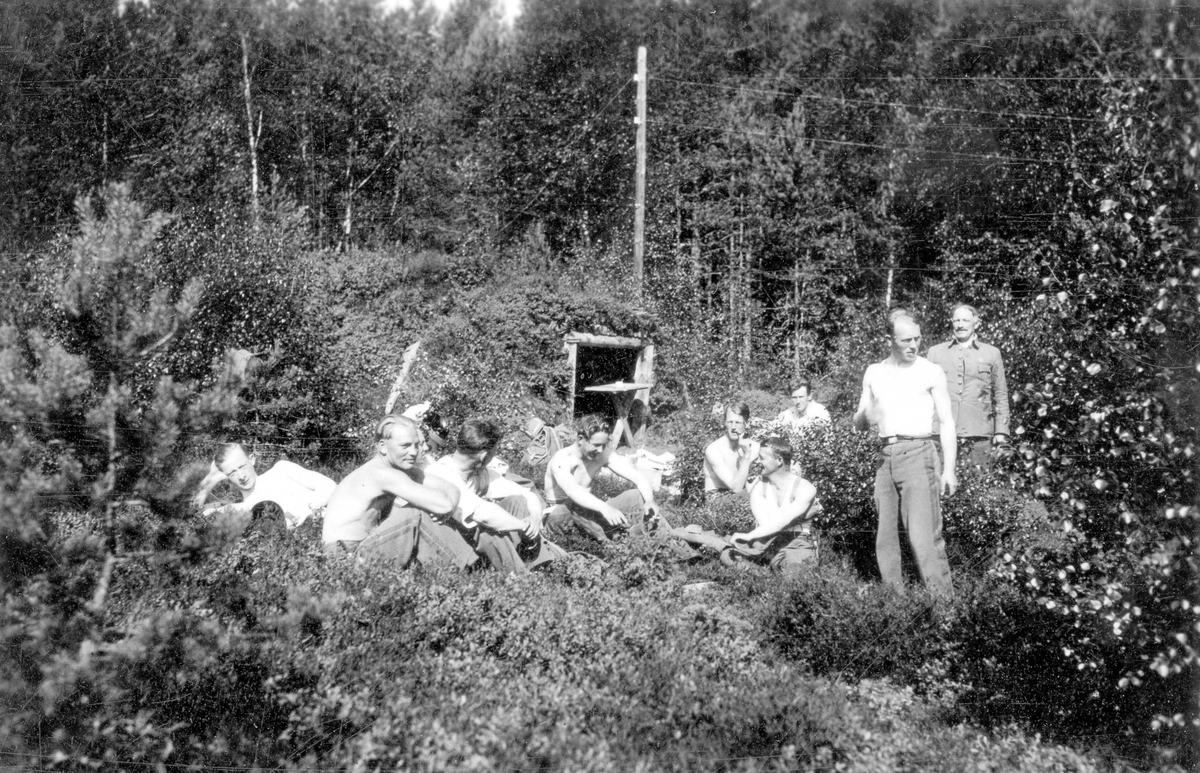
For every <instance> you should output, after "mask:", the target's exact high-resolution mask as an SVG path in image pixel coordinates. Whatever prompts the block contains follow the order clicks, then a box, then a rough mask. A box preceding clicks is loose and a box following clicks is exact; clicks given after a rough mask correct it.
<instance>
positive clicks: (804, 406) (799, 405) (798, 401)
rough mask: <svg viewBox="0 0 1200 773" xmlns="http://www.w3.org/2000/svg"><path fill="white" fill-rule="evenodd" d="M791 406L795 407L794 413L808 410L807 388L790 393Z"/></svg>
mask: <svg viewBox="0 0 1200 773" xmlns="http://www.w3.org/2000/svg"><path fill="white" fill-rule="evenodd" d="M792 405H794V406H796V413H804V412H805V411H807V410H808V387H800V388H799V389H797V390H796V391H795V392H792Z"/></svg>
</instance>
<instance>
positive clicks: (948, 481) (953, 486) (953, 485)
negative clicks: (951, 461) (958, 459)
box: [942, 467, 958, 497]
mask: <svg viewBox="0 0 1200 773" xmlns="http://www.w3.org/2000/svg"><path fill="white" fill-rule="evenodd" d="M955 491H958V476H957V475H955V474H954V468H953V467H951V468H950V469H947V470H944V471H943V472H942V496H950V497H952V496H954V492H955Z"/></svg>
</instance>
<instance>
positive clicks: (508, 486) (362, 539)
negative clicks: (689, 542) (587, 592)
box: [196, 414, 660, 572]
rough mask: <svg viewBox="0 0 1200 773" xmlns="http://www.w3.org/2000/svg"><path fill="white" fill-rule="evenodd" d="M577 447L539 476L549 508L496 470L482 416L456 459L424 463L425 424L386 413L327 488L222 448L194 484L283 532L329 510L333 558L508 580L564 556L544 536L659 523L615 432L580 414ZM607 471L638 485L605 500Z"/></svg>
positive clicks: (200, 496) (311, 476) (648, 491)
mask: <svg viewBox="0 0 1200 773" xmlns="http://www.w3.org/2000/svg"><path fill="white" fill-rule="evenodd" d="M577 429H578V434H577V438H576V441H575V442H574V443H572V444H571V445H568V446H566V447H565V448H563V449H561V450H560V451H558V453H556V454H555V455H554V456H553V457H552V458H551V459H550V460H549V464H548V466H547V469H546V478H545V492H546V499H545V500H543V499H542V498H541V496H539V495H538V493H537V492H536V491H535V490H534V489H533V487H532V484H531V482H529V481H524V480H519V479H517V478H516V477H515V476H511V477H510V476H506V475H504V474H501V473H500V472H498V471H496V470H494V469H492V468H491V467H490V466H489V463H490V462H491V461H492V459H493V457H494V456H495V452H496V447H497V445H498V444H499V441H500V431H499V429H498V428H497V427H496V425H495V424H493V423H492V422H489V421H485V420H481V419H470V420H468V421H466V422H464V423H463V425H462V427H461V429H460V430H459V433H458V439H457V443H456V444H455V446H454V450H453V451H452V452H450V453H448V454H446V455H444V456H442V457H441V458H438V459H431V458H429V456H428V455H427V447H426V445H425V440H424V438H423V431H422V428H421V426H420V424H419V423H418V422H417V421H416V420H415V419H413V418H411V417H409V416H404V415H395V414H393V415H388V416H385V417H384V418H383V419H381V420H380V421H379V423H378V424H377V425H376V428H375V442H374V450H373V453H372V455H371V458H370V459H368V460H367V462H366V463H364V464H363V465H361V466H360V467H358V468H357V469H355V470H354V471H353V472H351V473H350V474H349V475H347V476H346V477H345V478H344V479H343V480H342V481H341V482H340V483H334V482H333V481H332V480H330V479H329V478H327V477H325V476H324V475H321V474H320V473H317V472H313V471H311V470H306V469H304V468H303V467H300V466H299V465H296V464H293V463H291V462H287V461H280V462H277V463H276V464H275V465H274V466H273V467H272V468H271V469H270V470H268V471H267V472H265V473H263V474H262V475H258V474H257V473H256V472H255V469H254V462H255V460H254V457H253V456H252V455H248V454H247V453H246V451H245V449H243V448H242V447H241V446H240V445H238V444H227V445H224V446H222V447H221V448H220V449H219V450H218V452H217V454H216V456H215V457H214V459H213V462H212V465H211V468H210V471H209V473H208V475H207V477H206V478H205V479H204V481H203V482H202V483H201V486H200V490H199V492H198V493H197V496H196V501H197V503H198V504H201V505H202V504H203V503H204V501H205V499H206V498H207V496H208V494H209V493H210V492H211V491H212V489H213V488H214V487H215V486H216V485H217V484H218V483H220V482H221V481H222V480H229V481H230V482H231V483H232V484H233V486H234V488H235V489H237V490H238V491H239V493H240V494H241V496H242V501H241V502H240V503H238V504H237V507H238V508H239V509H244V510H253V508H254V507H256V506H257V505H258V504H259V503H261V502H264V501H268V500H270V501H274V502H276V503H277V504H278V505H279V506H280V508H281V509H282V510H283V511H284V514H285V518H286V520H287V524H288V526H289V527H291V528H294V527H295V526H297V525H299V524H300V523H303V522H304V521H305V520H306V519H307V518H308V516H309V515H311V514H312V512H314V511H316V510H318V509H321V508H324V520H323V523H322V534H321V538H322V543H323V545H324V549H325V551H326V552H327V553H329V554H341V553H353V554H356V555H359V556H363V557H373V558H380V559H386V560H390V561H392V562H394V563H395V564H397V565H399V566H408V565H409V564H412V563H416V564H420V565H424V566H452V567H456V568H472V567H476V566H490V567H492V568H495V569H499V570H501V571H506V572H523V571H526V570H529V569H534V568H537V567H539V566H542V565H544V564H547V563H549V562H551V561H554V560H556V559H558V558H561V557H562V556H563V555H565V551H563V550H562V548H560V547H558V546H557V545H556V544H554V543H553V542H552V541H551V540H550V539H548V536H547V533H548V532H554V533H562V532H564V531H565V530H567V529H570V528H578V529H579V530H581V531H582V532H584V533H586V534H588V535H589V536H591V537H593V538H595V539H597V540H600V541H605V540H608V539H610V538H611V537H612V536H613V535H614V534H615V533H616V532H619V531H634V532H636V531H641V530H643V528H645V527H646V526H647V525H648V526H650V527H651V528H653V527H654V526H655V525H656V524H657V522H658V520H659V519H660V515H659V512H658V506H657V504H656V503H655V501H654V491H653V489H652V487H651V486H650V483H649V481H648V480H647V479H646V478H645V477H644V476H643V475H642V474H641V473H640V472H639V471H638V470H637V469H636V467H635V466H634V464H633V462H632V461H631V460H630V459H629V458H628V457H625V456H621V455H618V454H615V453H613V451H614V448H613V447H612V446H611V444H610V442H609V441H610V440H611V436H612V425H611V423H610V422H609V421H608V420H607V419H605V418H603V417H600V416H584V417H582V418H581V419H580V420H579V422H578V425H577ZM601 469H607V470H609V471H610V472H612V473H615V474H616V475H618V476H620V477H623V478H626V479H627V480H629V481H630V482H631V483H633V484H634V488H633V489H630V490H629V491H626V492H624V493H622V494H620V495H618V496H616V497H613V498H612V499H609V500H607V501H605V500H602V499H600V498H599V497H598V496H596V495H595V494H593V493H592V484H593V482H594V481H595V479H596V478H597V476H598V475H599V474H600V471H601Z"/></svg>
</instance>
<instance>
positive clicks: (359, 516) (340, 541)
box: [321, 416, 475, 566]
mask: <svg viewBox="0 0 1200 773" xmlns="http://www.w3.org/2000/svg"><path fill="white" fill-rule="evenodd" d="M375 445H376V450H375V454H374V455H373V456H372V457H371V459H370V460H368V461H367V462H366V463H365V464H363V465H362V466H361V467H359V468H358V469H356V470H354V471H353V472H351V473H350V474H349V475H347V476H346V477H345V478H344V479H343V480H342V482H341V483H339V484H337V488H336V489H334V491H333V494H332V495H331V496H330V498H329V504H328V506H327V507H326V509H325V523H324V526H323V529H322V533H321V541H322V543H324V545H325V550H326V552H328V553H339V552H355V551H356V550H357V551H358V552H360V553H363V554H373V555H379V556H386V557H389V558H392V559H394V560H395V561H397V562H398V563H399V564H400V565H401V566H407V565H408V564H409V562H411V561H412V560H413V559H414V558H416V557H417V544H418V537H419V536H424V535H422V534H421V527H422V519H423V516H426V517H432V518H437V517H441V518H445V517H448V516H450V515H451V514H452V513H453V512H454V510H455V508H456V507H457V506H458V489H456V488H454V486H452V485H451V484H449V483H446V482H445V481H441V480H439V479H437V478H434V477H432V476H431V477H430V478H428V479H426V478H425V476H424V474H423V473H422V471H421V470H420V469H419V468H418V466H417V464H418V462H419V460H420V455H421V438H420V435H419V433H418V431H417V424H416V422H414V421H413V420H412V419H409V418H407V417H404V416H385V417H384V418H383V419H382V420H381V421H380V422H379V424H378V425H377V426H376V428H375ZM398 499H399V500H401V501H402V502H403V503H404V504H402V505H400V506H393V505H394V503H395V502H396V500H398ZM381 513H390V514H389V515H388V516H387V518H386V519H384V521H383V523H380V524H378V526H376V523H377V522H378V520H379V516H380V514H381ZM438 536H442V538H443V539H444V540H445V542H446V543H447V544H445V545H441V544H439V543H438V540H437V537H438ZM368 538H370V539H368ZM421 541H422V542H426V541H427V540H421ZM433 541H434V544H431V545H429V546H428V548H429V549H430V550H432V551H433V555H437V554H439V553H444V554H447V555H451V556H459V557H466V556H467V554H470V558H471V559H472V563H473V561H474V558H475V553H474V551H473V550H471V549H470V548H469V546H467V545H466V543H465V541H462V539H461V538H459V539H458V540H457V541H455V540H453V539H450V538H449V537H447V536H445V535H434V538H433Z"/></svg>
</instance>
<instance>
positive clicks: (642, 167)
mask: <svg viewBox="0 0 1200 773" xmlns="http://www.w3.org/2000/svg"><path fill="white" fill-rule="evenodd" d="M636 80H637V120H636V123H637V173H636V177H635V180H634V201H633V289H634V293H635V295H636V297H637V299H638V300H639V301H640V300H641V299H642V259H643V256H644V254H645V234H646V47H645V46H638V50H637V76H636Z"/></svg>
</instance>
